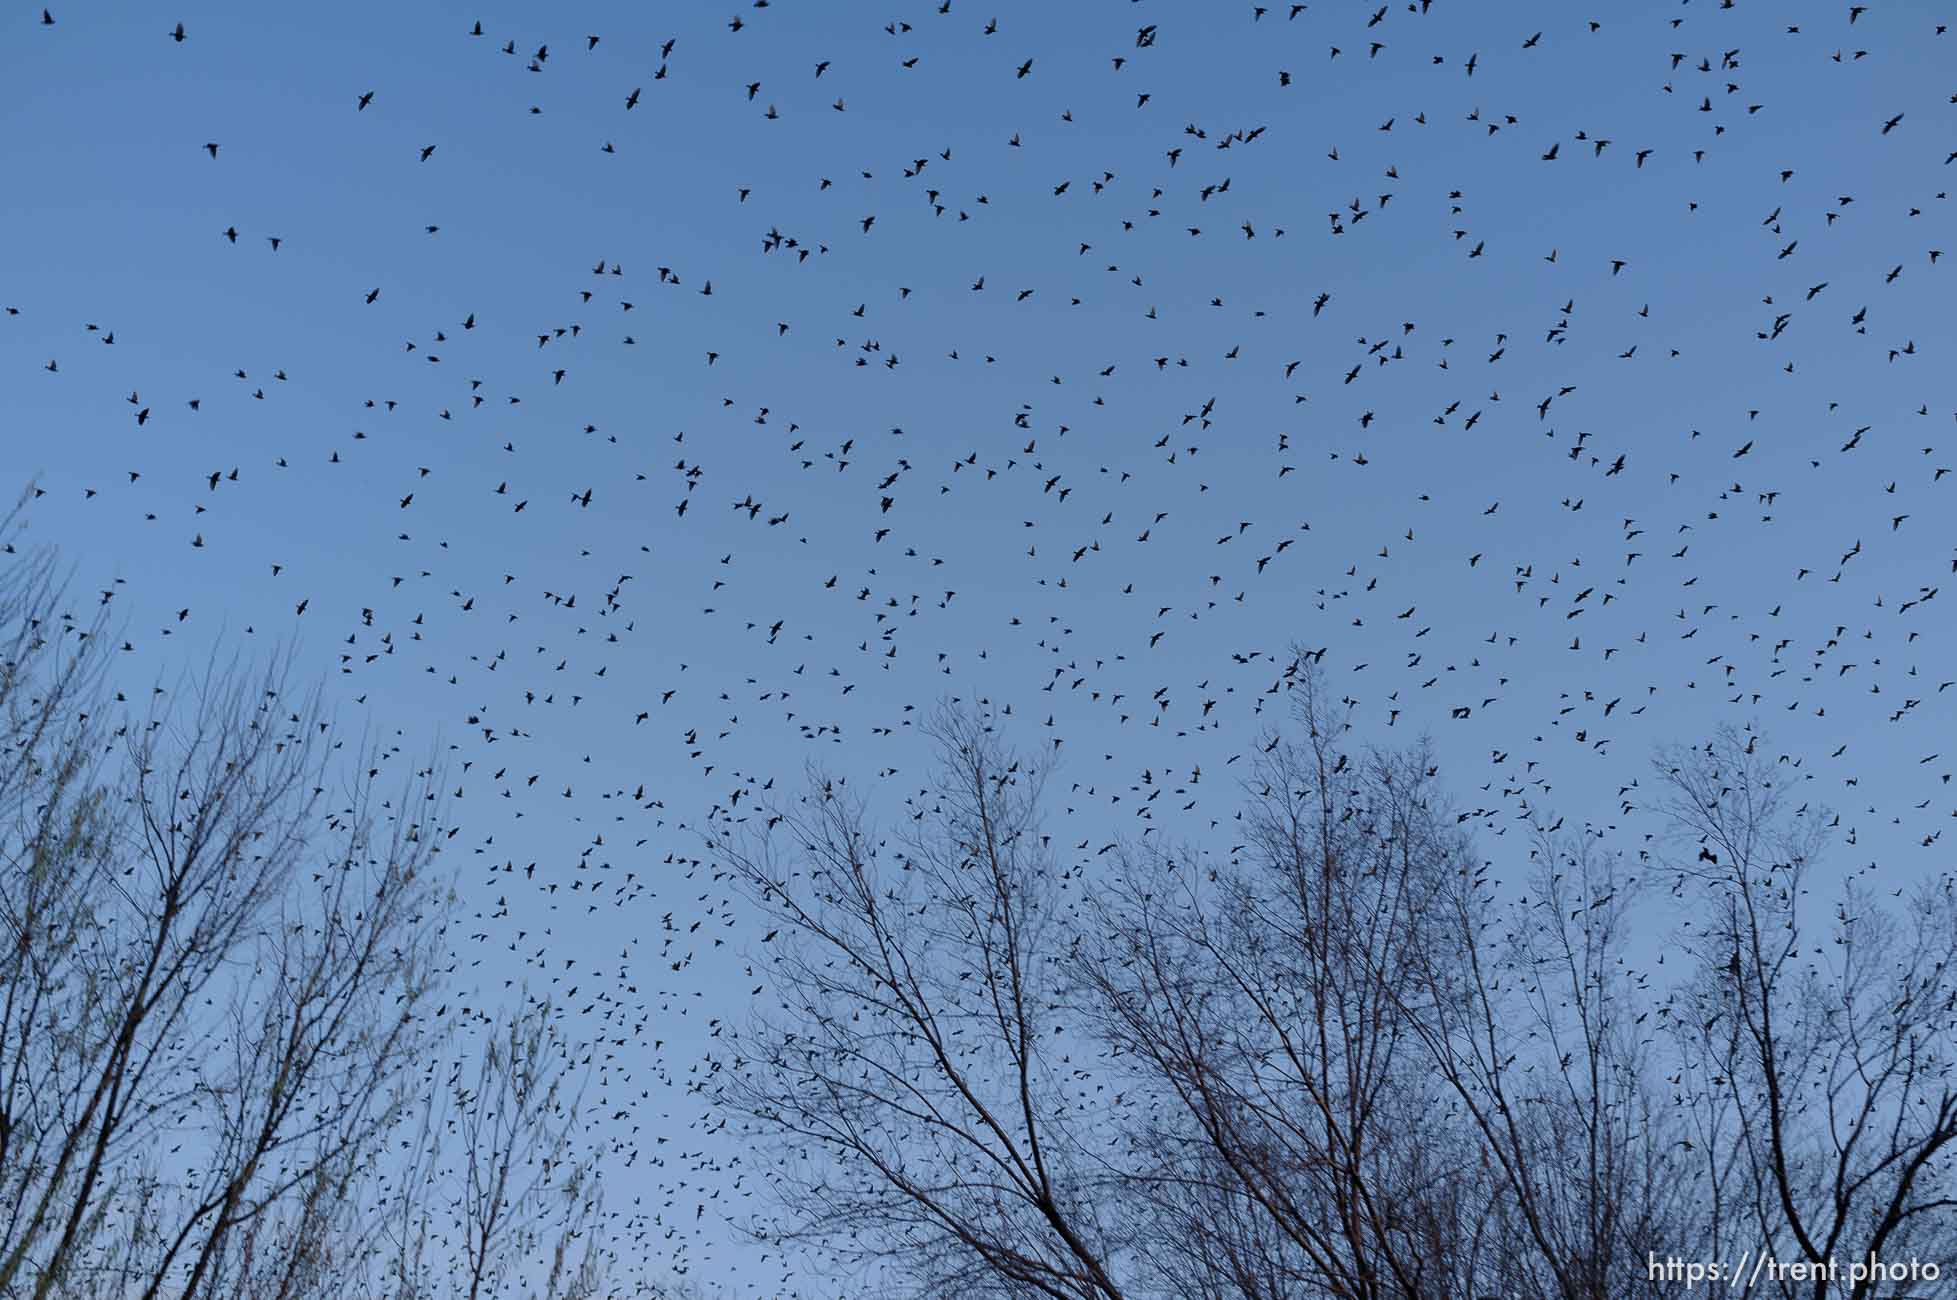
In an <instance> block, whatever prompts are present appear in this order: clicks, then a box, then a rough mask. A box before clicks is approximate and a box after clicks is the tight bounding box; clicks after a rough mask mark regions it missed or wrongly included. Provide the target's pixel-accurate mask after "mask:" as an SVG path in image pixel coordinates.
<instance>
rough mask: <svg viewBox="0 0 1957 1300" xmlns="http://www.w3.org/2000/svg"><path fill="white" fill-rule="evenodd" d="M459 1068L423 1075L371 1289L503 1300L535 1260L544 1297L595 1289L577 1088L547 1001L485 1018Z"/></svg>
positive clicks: (597, 1266) (596, 1199)
mask: <svg viewBox="0 0 1957 1300" xmlns="http://www.w3.org/2000/svg"><path fill="white" fill-rule="evenodd" d="M482 1027H483V1028H484V1030H485V1036H484V1038H483V1042H482V1047H481V1052H480V1055H479V1057H478V1059H477V1061H476V1066H475V1069H474V1070H473V1071H470V1070H469V1069H468V1068H467V1067H466V1066H465V1065H464V1064H463V1063H461V1062H459V1061H458V1062H457V1063H456V1064H455V1066H454V1068H453V1072H452V1073H451V1074H450V1075H449V1077H448V1079H447V1081H446V1083H445V1084H437V1083H436V1082H435V1081H434V1080H433V1079H430V1080H428V1084H429V1086H428V1089H427V1091H426V1093H425V1094H424V1097H423V1101H422V1104H421V1106H420V1107H419V1108H418V1110H417V1112H416V1116H415V1120H414V1125H413V1134H412V1136H411V1138H410V1139H409V1141H410V1142H411V1144H412V1146H413V1150H414V1159H413V1161H412V1162H411V1163H410V1165H409V1166H408V1167H407V1168H406V1169H405V1171H403V1174H402V1177H401V1181H400V1185H399V1190H398V1191H397V1193H396V1195H395V1196H394V1197H393V1198H392V1199H391V1200H390V1202H389V1204H388V1207H387V1209H386V1210H385V1212H384V1213H383V1215H382V1216H381V1217H382V1218H383V1220H384V1227H383V1230H382V1236H383V1237H384V1239H385V1240H386V1241H387V1243H388V1251H387V1258H386V1261H385V1267H384V1269H383V1277H384V1280H385V1287H386V1290H385V1294H389V1295H392V1296H396V1297H400V1298H401V1300H434V1298H435V1297H448V1296H453V1297H467V1300H481V1298H482V1297H494V1296H501V1295H507V1294H509V1293H510V1288H511V1287H527V1286H530V1285H532V1284H533V1283H534V1282H535V1280H536V1279H535V1278H534V1272H533V1270H529V1269H527V1268H526V1266H531V1265H534V1264H535V1263H537V1262H538V1261H544V1260H547V1261H548V1267H547V1270H546V1273H545V1276H544V1278H543V1279H542V1287H541V1289H540V1290H531V1291H529V1292H528V1293H529V1294H534V1295H539V1296H542V1297H544V1298H545V1300H589V1297H594V1296H597V1295H601V1294H605V1282H606V1274H605V1269H604V1267H603V1263H604V1261H603V1260H602V1258H601V1256H600V1242H599V1235H598V1232H597V1225H598V1222H599V1219H600V1217H601V1213H602V1201H601V1198H600V1195H599V1190H598V1187H597V1183H596V1177H595V1165H594V1162H593V1159H592V1155H591V1153H590V1152H589V1151H583V1150H580V1149H579V1147H578V1141H577V1139H578V1131H577V1129H578V1120H579V1112H580V1103H581V1100H582V1095H583V1088H582V1080H581V1079H580V1078H579V1077H577V1076H575V1075H574V1073H573V1070H572V1067H571V1054H570V1053H569V1051H568V1050H567V1048H566V1045H565V1043H564V1042H563V1041H562V1038H561V1037H560V1035H559V1033H558V1030H557V1026H556V1023H555V1013H554V1011H553V1008H552V1006H551V1004H550V1003H549V1002H548V1001H532V1000H530V999H529V997H528V995H527V993H526V994H524V995H522V996H521V997H520V999H519V1005H518V1007H517V1008H516V1009H515V1010H514V1011H512V1012H511V1013H510V1014H509V1015H508V1016H507V1017H506V1019H505V1020H504V1021H503V1022H501V1023H500V1024H499V1023H497V1022H495V1021H492V1020H489V1019H488V1018H487V1017H485V1020H484V1022H483V1026H482Z"/></svg>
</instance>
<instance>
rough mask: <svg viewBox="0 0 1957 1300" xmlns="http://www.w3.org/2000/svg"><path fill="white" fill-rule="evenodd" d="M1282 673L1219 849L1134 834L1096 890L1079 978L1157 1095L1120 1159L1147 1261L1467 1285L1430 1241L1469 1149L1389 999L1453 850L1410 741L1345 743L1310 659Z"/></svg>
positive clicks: (1417, 1292) (1403, 1016)
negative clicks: (1098, 902) (1140, 1209)
mask: <svg viewBox="0 0 1957 1300" xmlns="http://www.w3.org/2000/svg"><path fill="white" fill-rule="evenodd" d="M1291 678H1292V682H1291V685H1292V689H1293V697H1292V698H1293V701H1294V704H1295V706H1296V719H1297V722H1298V724H1299V728H1300V730H1301V731H1302V733H1303V735H1302V738H1301V739H1298V740H1292V739H1288V738H1286V737H1284V736H1283V735H1281V734H1272V735H1270V736H1269V737H1267V738H1266V742H1265V743H1263V744H1261V745H1259V746H1258V754H1257V757H1256V760H1255V762H1254V764H1253V767H1252V772H1251V775H1250V777H1249V778H1248V780H1247V781H1246V782H1245V793H1246V803H1245V811H1244V815H1243V817H1242V826H1243V834H1244V836H1245V838H1246V840H1247V842H1246V843H1245V844H1243V845H1240V846H1238V848H1237V849H1235V850H1233V851H1232V854H1231V859H1230V861H1229V863H1228V864H1227V865H1224V866H1221V867H1207V868H1205V867H1201V866H1200V865H1199V864H1200V863H1201V862H1202V856H1201V855H1198V854H1192V853H1188V852H1186V851H1180V852H1171V851H1160V850H1158V851H1156V852H1153V853H1141V852H1130V853H1128V854H1127V855H1125V857H1124V860H1123V861H1122V863H1121V865H1120V867H1119V868H1118V869H1117V870H1116V871H1114V872H1113V873H1111V876H1110V878H1109V879H1108V880H1106V881H1105V882H1103V883H1102V885H1101V887H1100V890H1099V891H1098V896H1099V897H1100V898H1101V899H1102V900H1103V903H1102V906H1101V907H1100V908H1098V909H1097V916H1096V926H1095V929H1096V930H1097V931H1098V932H1099V935H1100V936H1101V937H1100V938H1099V940H1098V942H1096V943H1095V944H1093V945H1091V946H1090V947H1089V948H1088V949H1087V950H1086V951H1088V952H1091V953H1092V956H1091V958H1090V959H1089V960H1088V961H1087V962H1086V965H1085V972H1084V973H1085V980H1086V984H1087V987H1088V989H1089V990H1090V991H1091V995H1092V996H1093V998H1094V999H1095V1001H1096V1003H1098V1006H1099V1007H1100V1009H1101V1011H1102V1015H1101V1017H1100V1022H1101V1025H1102V1028H1103V1031H1104V1033H1105V1034H1106V1036H1107V1040H1108V1042H1109V1044H1110V1046H1111V1047H1112V1048H1113V1050H1114V1054H1115V1055H1116V1056H1117V1057H1118V1058H1120V1059H1124V1060H1126V1061H1127V1062H1128V1063H1129V1069H1128V1071H1127V1072H1126V1073H1125V1074H1124V1075H1123V1084H1124V1087H1125V1088H1127V1089H1128V1091H1129V1092H1130V1093H1131V1094H1133V1095H1139V1096H1140V1097H1151V1098H1154V1099H1156V1100H1157V1101H1158V1102H1161V1103H1164V1104H1159V1105H1156V1106H1151V1107H1147V1108H1137V1111H1136V1113H1137V1114H1138V1115H1153V1116H1156V1117H1157V1118H1155V1119H1153V1120H1146V1121H1144V1122H1145V1123H1146V1125H1147V1131H1146V1133H1145V1134H1144V1140H1143V1142H1142V1146H1143V1148H1144V1149H1145V1150H1146V1151H1147V1152H1148V1153H1149V1156H1150V1157H1151V1158H1150V1159H1149V1160H1147V1161H1145V1162H1144V1163H1142V1164H1141V1165H1139V1166H1138V1167H1137V1174H1138V1177H1139V1179H1140V1181H1141V1183H1142V1184H1143V1186H1144V1187H1145V1188H1146V1189H1147V1191H1146V1193H1145V1195H1144V1199H1145V1200H1147V1201H1148V1202H1150V1203H1152V1204H1153V1205H1155V1206H1156V1207H1157V1208H1158V1209H1160V1210H1161V1211H1163V1212H1164V1217H1163V1220H1162V1221H1161V1222H1158V1223H1157V1224H1156V1225H1154V1227H1155V1231H1154V1233H1153V1234H1152V1235H1153V1239H1155V1240H1157V1241H1161V1242H1163V1243H1164V1244H1165V1247H1166V1252H1167V1257H1166V1258H1163V1259H1160V1260H1158V1265H1159V1268H1158V1272H1159V1275H1160V1281H1161V1284H1162V1285H1163V1286H1164V1288H1165V1289H1167V1290H1169V1291H1180V1292H1187V1291H1189V1290H1190V1289H1191V1288H1192V1286H1196V1285H1200V1287H1201V1289H1203V1290H1205V1291H1208V1292H1213V1293H1216V1294H1234V1295H1242V1296H1246V1297H1271V1298H1272V1300H1276V1298H1277V1297H1288V1296H1294V1295H1314V1296H1327V1297H1337V1298H1339V1300H1378V1298H1379V1297H1383V1296H1388V1295H1392V1296H1409V1297H1411V1296H1434V1297H1447V1296H1452V1295H1457V1294H1466V1291H1465V1288H1466V1287H1467V1286H1468V1285H1469V1281H1470V1280H1469V1279H1465V1278H1461V1277H1459V1276H1449V1275H1448V1274H1449V1269H1450V1266H1451V1264H1452V1262H1453V1261H1454V1260H1455V1259H1456V1258H1457V1257H1458V1251H1455V1250H1453V1249H1449V1250H1444V1251H1437V1250H1435V1249H1434V1245H1435V1240H1436V1238H1439V1237H1446V1236H1449V1235H1450V1234H1451V1233H1453V1232H1454V1231H1456V1230H1457V1229H1458V1226H1459V1225H1458V1224H1457V1223H1456V1222H1455V1220H1456V1219H1457V1218H1458V1216H1459V1215H1460V1213H1461V1209H1462V1206H1461V1199H1460V1193H1461V1191H1462V1189H1463V1184H1464V1183H1465V1182H1466V1181H1468V1180H1469V1179H1470V1178H1471V1176H1472V1174H1473V1172H1474V1170H1473V1165H1472V1155H1471V1152H1470V1151H1468V1150H1464V1149H1463V1148H1462V1147H1460V1146H1459V1144H1457V1143H1454V1142H1450V1141H1448V1140H1446V1138H1447V1134H1446V1132H1445V1127H1444V1125H1445V1117H1446V1113H1447V1104H1448V1102H1449V1100H1450V1098H1449V1097H1448V1096H1446V1090H1445V1088H1444V1087H1443V1086H1442V1085H1441V1084H1440V1081H1439V1080H1436V1079H1435V1078H1434V1077H1433V1076H1432V1074H1431V1072H1430V1071H1429V1070H1428V1069H1427V1068H1426V1062H1425V1059H1424V1057H1425V1052H1424V1050H1423V1048H1422V1044H1421V1041H1420V1039H1419V1038H1418V1037H1417V1036H1416V1035H1415V1034H1414V1032H1413V1029H1412V1027H1411V1025H1410V1024H1409V1023H1408V1022H1409V1018H1410V1016H1411V1014H1412V1010H1411V1008H1409V1007H1408V1006H1407V1005H1405V999H1406V998H1407V997H1408V995H1409V992H1410V988H1411V985H1412V983H1413V978H1414V973H1415V970H1416V968H1417V964H1418V963H1419V962H1420V961H1421V960H1422V959H1423V957H1424V955H1425V952H1424V948H1423V940H1422V932H1423V929H1424V927H1425V926H1426V919H1425V918H1426V917H1428V916H1429V915H1430V913H1431V911H1432V909H1433V908H1434V907H1435V905H1436V903H1437V900H1438V898H1439V895H1440V892H1441V890H1442V889H1443V888H1444V885H1445V881H1444V876H1445V874H1446V873H1447V872H1448V871H1449V870H1450V869H1451V868H1452V867H1454V865H1455V863H1456V862H1457V860H1458V855H1459V849H1460V846H1459V845H1458V844H1457V843H1455V842H1453V841H1452V839H1451V838H1450V837H1449V836H1448V835H1447V834H1446V833H1445V832H1444V829H1443V828H1441V827H1439V826H1438V825H1437V823H1436V819H1435V817H1434V816H1433V813H1432V809H1431V808H1430V806H1429V801H1430V799H1431V797H1432V785H1433V777H1434V776H1435V775H1436V772H1437V769H1436V767H1435V766H1434V764H1433V762H1432V760H1431V758H1430V757H1429V756H1428V754H1427V753H1426V752H1425V750H1424V749H1421V748H1419V747H1416V748H1414V749H1410V750H1408V751H1406V752H1404V753H1400V754H1386V753H1379V752H1373V753H1357V752H1353V751H1351V750H1350V749H1349V748H1348V744H1349V736H1348V734H1347V733H1348V732H1349V731H1350V724H1349V721H1348V719H1347V716H1346V711H1345V710H1342V709H1339V708H1336V707H1334V706H1332V705H1331V704H1330V702H1329V701H1328V700H1327V699H1326V697H1325V693H1324V692H1323V690H1322V688H1321V686H1320V684H1319V683H1318V681H1317V679H1316V678H1315V676H1314V674H1313V671H1312V668H1311V666H1310V664H1309V662H1308V661H1307V660H1306V659H1305V658H1304V656H1302V655H1301V656H1299V658H1298V659H1297V660H1296V661H1295V662H1294V667H1293V671H1292V673H1291ZM1137 1191H1138V1192H1140V1191H1141V1189H1137ZM1164 1192H1167V1193H1168V1195H1166V1196H1165V1195H1163V1193H1164ZM1219 1210H1223V1211H1224V1212H1222V1213H1219V1212H1218V1211H1219ZM1192 1265H1193V1266H1194V1267H1193V1268H1192V1267H1191V1266H1192Z"/></svg>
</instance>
